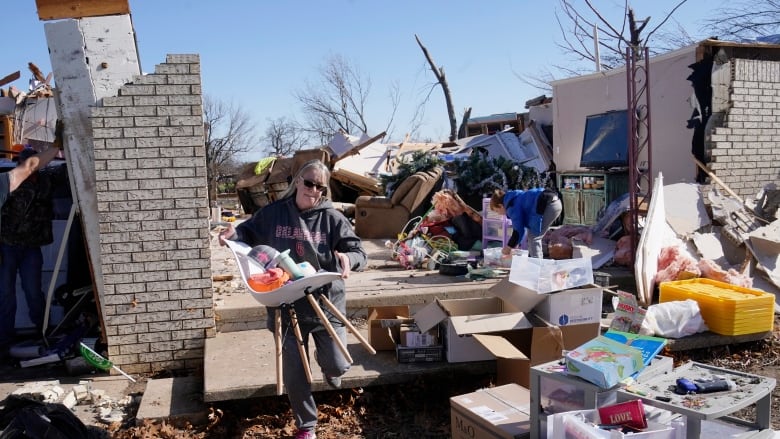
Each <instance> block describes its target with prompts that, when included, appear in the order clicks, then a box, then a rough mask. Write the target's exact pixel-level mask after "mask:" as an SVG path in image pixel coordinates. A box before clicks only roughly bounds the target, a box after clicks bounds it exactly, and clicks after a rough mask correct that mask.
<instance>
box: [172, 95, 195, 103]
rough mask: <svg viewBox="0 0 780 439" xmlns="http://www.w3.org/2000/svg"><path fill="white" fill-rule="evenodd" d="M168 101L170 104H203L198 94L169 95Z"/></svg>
mask: <svg viewBox="0 0 780 439" xmlns="http://www.w3.org/2000/svg"><path fill="white" fill-rule="evenodd" d="M168 103H169V104H170V105H203V100H202V99H201V97H200V96H199V95H191V96H170V97H169V98H168Z"/></svg>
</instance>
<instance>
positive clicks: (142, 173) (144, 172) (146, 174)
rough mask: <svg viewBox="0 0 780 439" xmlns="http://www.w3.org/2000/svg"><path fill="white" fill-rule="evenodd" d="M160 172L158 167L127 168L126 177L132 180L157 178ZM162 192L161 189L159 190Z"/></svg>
mask: <svg viewBox="0 0 780 439" xmlns="http://www.w3.org/2000/svg"><path fill="white" fill-rule="evenodd" d="M161 175H162V173H161V172H160V169H157V168H154V169H129V170H128V171H127V178H130V179H133V180H152V179H159V178H160V176H161ZM161 193H162V191H161Z"/></svg>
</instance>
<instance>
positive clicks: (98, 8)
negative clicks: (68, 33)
mask: <svg viewBox="0 0 780 439" xmlns="http://www.w3.org/2000/svg"><path fill="white" fill-rule="evenodd" d="M35 5H36V6H37V7H38V18H39V19H41V20H59V19H63V18H82V17H100V16H103V15H121V14H129V13H130V4H129V3H128V0H35Z"/></svg>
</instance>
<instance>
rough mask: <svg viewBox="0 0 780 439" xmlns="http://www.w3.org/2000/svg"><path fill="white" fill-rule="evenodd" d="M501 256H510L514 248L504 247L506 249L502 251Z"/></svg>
mask: <svg viewBox="0 0 780 439" xmlns="http://www.w3.org/2000/svg"><path fill="white" fill-rule="evenodd" d="M501 254H502V255H504V256H509V255H511V254H512V248H511V247H509V246H508V245H507V246H504V248H502V249H501Z"/></svg>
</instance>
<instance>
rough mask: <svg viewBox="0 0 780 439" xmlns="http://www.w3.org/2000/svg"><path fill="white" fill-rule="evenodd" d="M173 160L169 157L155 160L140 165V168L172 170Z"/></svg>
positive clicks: (145, 161)
mask: <svg viewBox="0 0 780 439" xmlns="http://www.w3.org/2000/svg"><path fill="white" fill-rule="evenodd" d="M172 163H173V160H171V159H170V158H167V157H160V158H153V159H148V160H144V161H142V162H140V163H139V166H138V167H139V168H164V169H167V168H170V167H171V165H172Z"/></svg>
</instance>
